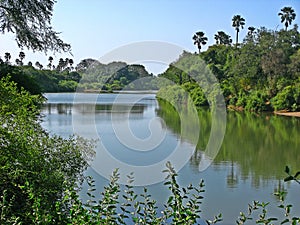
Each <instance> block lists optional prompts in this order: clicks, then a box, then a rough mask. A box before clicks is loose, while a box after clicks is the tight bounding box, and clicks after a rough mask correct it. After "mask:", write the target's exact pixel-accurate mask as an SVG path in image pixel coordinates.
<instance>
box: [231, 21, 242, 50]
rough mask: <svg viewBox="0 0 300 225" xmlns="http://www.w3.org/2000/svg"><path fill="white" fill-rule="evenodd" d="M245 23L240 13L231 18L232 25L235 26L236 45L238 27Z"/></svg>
mask: <svg viewBox="0 0 300 225" xmlns="http://www.w3.org/2000/svg"><path fill="white" fill-rule="evenodd" d="M244 25H245V19H244V18H243V17H241V16H240V15H235V16H233V18H232V26H233V27H235V30H236V46H237V44H238V42H239V32H240V28H242V29H243V28H244Z"/></svg>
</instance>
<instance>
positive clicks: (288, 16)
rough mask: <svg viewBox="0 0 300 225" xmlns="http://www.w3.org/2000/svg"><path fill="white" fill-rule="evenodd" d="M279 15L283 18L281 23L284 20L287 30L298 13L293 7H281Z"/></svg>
mask: <svg viewBox="0 0 300 225" xmlns="http://www.w3.org/2000/svg"><path fill="white" fill-rule="evenodd" d="M278 16H280V18H281V23H283V22H284V26H285V30H287V28H288V26H289V25H291V24H292V22H293V20H294V19H295V18H296V13H295V11H294V9H293V8H292V7H284V8H282V9H281V12H280V13H278Z"/></svg>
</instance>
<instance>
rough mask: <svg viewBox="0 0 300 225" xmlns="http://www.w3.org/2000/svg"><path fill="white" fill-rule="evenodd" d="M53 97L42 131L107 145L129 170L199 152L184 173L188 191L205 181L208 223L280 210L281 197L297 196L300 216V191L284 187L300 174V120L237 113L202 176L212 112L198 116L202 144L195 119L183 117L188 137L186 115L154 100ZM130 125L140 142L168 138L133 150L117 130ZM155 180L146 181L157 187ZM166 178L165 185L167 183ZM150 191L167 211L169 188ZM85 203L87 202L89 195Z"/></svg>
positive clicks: (110, 96)
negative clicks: (253, 210)
mask: <svg viewBox="0 0 300 225" xmlns="http://www.w3.org/2000/svg"><path fill="white" fill-rule="evenodd" d="M77 95H78V94H77ZM46 97H47V98H48V103H47V104H46V105H45V106H44V108H43V114H44V115H45V117H44V122H43V123H42V125H43V127H45V128H46V129H47V130H48V131H49V132H50V133H54V134H58V135H61V136H63V137H68V136H69V135H71V134H73V133H74V132H75V133H78V132H79V133H80V134H81V135H83V136H85V137H87V138H99V141H100V142H101V143H102V145H103V146H105V148H107V149H109V153H110V154H111V155H112V156H113V157H114V158H115V159H117V160H119V161H121V162H124V163H126V164H130V165H133V166H142V165H153V164H155V163H159V162H161V161H162V159H165V158H167V157H168V156H169V155H170V154H172V152H173V151H174V149H175V148H176V147H178V148H179V150H180V151H181V153H182V154H189V153H190V151H188V150H186V149H191V148H192V149H195V153H194V154H193V155H192V157H191V158H190V160H189V161H188V162H187V163H186V164H185V166H184V167H183V168H182V169H181V170H180V171H179V178H178V179H179V182H180V184H182V185H188V184H189V183H193V184H197V183H199V181H200V180H201V179H204V181H205V184H206V187H205V190H206V192H205V199H204V203H203V205H202V212H203V213H202V215H201V216H202V217H203V218H208V219H209V218H212V217H213V216H214V215H217V214H219V213H222V214H223V219H224V221H223V222H224V223H223V224H234V223H235V220H236V219H237V218H238V216H239V212H240V211H244V212H247V205H248V203H251V202H252V201H253V200H260V201H265V202H271V204H272V205H273V206H276V205H278V199H277V198H276V197H275V196H274V195H273V193H274V191H276V190H278V189H280V190H287V191H288V192H289V194H288V197H287V201H289V202H290V203H292V204H293V205H294V210H295V211H296V212H298V216H299V212H300V201H299V198H298V197H299V194H300V187H299V185H296V184H293V183H284V182H282V180H283V178H284V177H285V176H286V175H285V173H284V168H285V166H286V165H289V166H290V167H292V168H293V169H294V170H297V169H298V170H299V169H300V163H299V162H300V154H299V153H300V152H299V147H300V138H299V137H300V129H299V126H300V119H299V118H289V117H281V116H274V115H271V114H263V115H253V114H244V113H235V112H229V113H228V114H227V127H226V133H225V137H224V141H223V144H222V147H221V149H220V151H219V154H218V155H217V157H216V158H215V160H214V161H213V163H212V165H211V166H210V167H209V168H208V169H206V170H205V171H202V172H199V163H200V162H201V160H202V159H203V158H205V153H204V150H205V147H206V145H207V141H208V138H209V134H210V128H211V116H210V111H209V109H202V110H200V111H199V113H198V114H199V124H200V132H199V138H195V129H196V128H195V121H193V119H191V118H190V117H189V115H188V114H186V115H185V116H186V117H181V119H184V124H185V126H186V127H187V128H189V131H190V133H187V134H186V135H185V136H184V137H182V136H181V135H180V134H181V129H182V126H181V125H182V123H183V122H182V121H180V115H179V114H178V112H177V111H176V110H175V109H174V107H172V106H171V105H170V104H168V103H166V102H158V101H157V100H156V98H155V95H154V94H140V95H139V94H122V101H121V102H120V101H119V102H118V104H116V99H117V98H118V95H117V94H100V95H97V94H79V95H78V96H77V97H76V101H75V102H74V94H72V93H64V94H62V93H60V94H50V93H49V94H46ZM137 99H138V100H137ZM112 120H113V121H114V124H112ZM125 122H126V123H128V126H129V128H130V130H131V132H132V134H133V135H134V136H136V137H137V138H138V139H140V140H146V139H147V138H150V137H151V135H153V134H151V129H150V128H149V124H151V123H152V125H155V127H156V128H157V132H162V133H161V134H162V135H161V136H163V135H164V136H163V139H162V141H160V142H159V144H158V145H156V146H154V147H153V149H152V150H151V151H150V150H145V151H138V150H137V149H131V148H130V146H128V145H127V146H126V145H124V144H122V142H121V141H120V140H119V139H118V137H116V135H115V129H118V126H120V127H121V128H122V126H123V125H124V123H125ZM114 126H116V127H114ZM156 128H155V129H156ZM122 129H123V128H122ZM156 139H159V137H156ZM98 153H99V152H98ZM97 157H101V155H99V154H98V155H97ZM105 164H106V163H105V162H103V163H102V164H101V165H98V166H99V168H100V169H101V168H105V167H107V166H108V165H105ZM99 168H96V167H95V168H89V170H88V171H87V174H89V175H92V176H93V177H94V178H95V180H96V184H97V186H98V187H99V189H100V190H101V188H102V187H103V184H105V183H107V180H106V179H105V178H103V176H101V175H100V174H99V171H97V169H99ZM108 168H110V167H109V166H108ZM153 173H154V172H153ZM153 173H150V172H149V173H148V174H144V176H145V177H146V178H147V177H148V178H149V179H150V180H151V178H152V177H153V176H154V175H153ZM160 176H161V178H162V179H163V177H164V175H163V174H161V175H160ZM148 188H149V189H150V192H151V194H152V195H153V197H154V198H155V199H156V200H158V202H159V204H163V202H164V200H165V199H166V198H167V195H168V190H166V188H164V189H162V183H158V184H153V185H149V187H148ZM137 190H138V191H139V190H140V189H139V188H137ZM82 198H83V199H84V198H85V196H84V195H83V194H82ZM270 212H271V214H272V215H273V216H277V217H279V216H280V215H283V213H282V212H280V211H278V209H276V208H274V207H271V209H270Z"/></svg>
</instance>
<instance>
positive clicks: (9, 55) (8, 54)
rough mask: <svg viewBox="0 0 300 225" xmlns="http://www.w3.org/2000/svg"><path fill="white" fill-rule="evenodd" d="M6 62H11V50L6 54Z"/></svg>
mask: <svg viewBox="0 0 300 225" xmlns="http://www.w3.org/2000/svg"><path fill="white" fill-rule="evenodd" d="M4 59H5V63H7V64H9V60H10V59H11V54H10V53H9V52H6V53H5V54H4Z"/></svg>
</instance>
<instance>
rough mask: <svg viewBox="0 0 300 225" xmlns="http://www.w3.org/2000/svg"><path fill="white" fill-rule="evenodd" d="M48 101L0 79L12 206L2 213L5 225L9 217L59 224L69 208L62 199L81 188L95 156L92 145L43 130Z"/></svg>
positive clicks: (2, 191) (1, 166)
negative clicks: (43, 112)
mask: <svg viewBox="0 0 300 225" xmlns="http://www.w3.org/2000/svg"><path fill="white" fill-rule="evenodd" d="M42 102H43V99H42V98H41V97H38V96H32V95H30V94H29V93H28V92H26V91H24V90H21V91H19V90H18V89H17V87H16V84H15V83H13V82H9V78H7V77H6V78H4V79H2V80H0V109H1V110H0V124H1V125H0V146H1V154H0V196H1V197H0V199H1V200H0V202H1V203H2V202H3V201H6V202H7V203H8V205H7V206H8V207H7V208H6V210H5V211H2V210H1V218H0V223H1V224H2V222H1V221H2V219H3V213H5V215H6V216H7V217H8V218H19V221H20V222H21V223H22V224H36V222H33V221H34V219H35V217H36V215H37V214H39V213H40V215H42V214H44V215H47V217H48V218H51V217H52V219H51V220H48V221H47V222H46V221H44V222H43V223H42V224H56V222H55V221H57V219H61V217H63V213H62V214H60V215H58V214H56V212H55V211H56V210H59V211H60V210H62V211H61V212H66V209H67V208H68V206H62V205H61V206H59V205H57V204H56V202H59V201H62V199H63V196H64V192H65V190H66V188H69V189H72V188H74V187H76V183H77V182H78V181H80V180H81V178H83V177H82V173H83V171H84V170H85V169H86V168H87V166H88V163H87V160H88V159H89V157H90V156H92V155H93V150H92V147H93V146H92V145H91V143H90V142H87V141H86V140H84V139H82V138H76V137H70V138H69V139H63V138H61V137H57V136H55V135H54V136H53V135H49V134H48V133H47V132H46V131H45V130H43V128H42V127H41V125H40V123H39V115H40V111H39V108H38V105H39V104H42ZM3 196H5V199H4V197H3ZM37 199H39V200H38V201H37ZM60 207H61V208H60ZM1 208H2V207H1ZM63 208H64V210H63ZM39 219H41V218H39ZM50 221H51V222H50ZM5 224H7V223H5ZM63 224H64V223H63Z"/></svg>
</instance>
